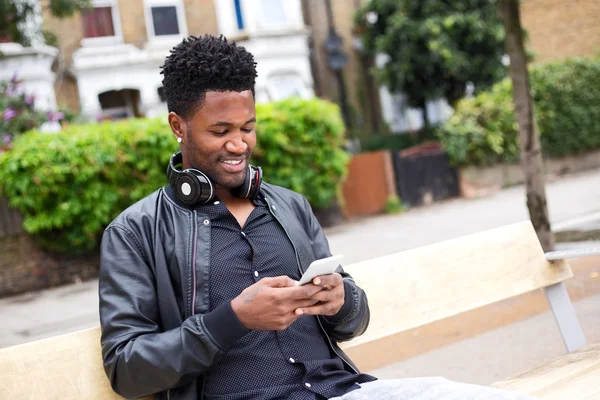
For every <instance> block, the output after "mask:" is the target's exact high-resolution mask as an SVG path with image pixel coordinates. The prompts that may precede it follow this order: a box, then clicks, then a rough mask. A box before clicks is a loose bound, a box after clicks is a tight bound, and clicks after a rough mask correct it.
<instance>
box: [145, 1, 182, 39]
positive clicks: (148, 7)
mask: <svg viewBox="0 0 600 400" xmlns="http://www.w3.org/2000/svg"><path fill="white" fill-rule="evenodd" d="M152 7H175V10H176V11H177V25H178V26H179V34H177V35H160V36H157V35H156V34H155V33H154V20H153V19H152ZM144 14H145V16H146V31H147V32H148V42H153V43H160V42H164V43H172V42H175V41H180V40H181V39H183V38H184V37H186V36H188V29H187V22H186V19H185V8H184V6H183V0H144Z"/></svg>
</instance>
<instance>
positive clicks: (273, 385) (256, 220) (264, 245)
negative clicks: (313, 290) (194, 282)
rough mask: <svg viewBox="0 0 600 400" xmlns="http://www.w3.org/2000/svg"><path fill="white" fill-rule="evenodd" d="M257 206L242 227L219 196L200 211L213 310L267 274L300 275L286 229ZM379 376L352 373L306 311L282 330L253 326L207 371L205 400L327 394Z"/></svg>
mask: <svg viewBox="0 0 600 400" xmlns="http://www.w3.org/2000/svg"><path fill="white" fill-rule="evenodd" d="M255 204H256V205H257V207H256V208H255V209H254V210H253V211H252V213H251V214H250V216H249V217H248V220H247V221H246V223H245V226H244V227H243V229H242V228H241V227H240V225H239V223H238V222H237V220H236V219H235V217H234V216H233V215H232V214H231V213H230V212H229V210H228V209H227V207H226V206H225V205H224V204H223V203H220V202H219V201H215V202H214V203H212V204H208V205H205V206H203V207H202V209H201V210H200V211H201V212H203V213H206V214H207V215H208V216H209V218H210V220H211V222H210V223H211V226H212V228H211V255H210V299H209V300H210V310H211V311H212V310H214V309H215V308H217V307H219V306H220V305H223V304H225V303H226V302H229V301H231V300H232V299H233V298H235V297H237V296H238V295H239V294H240V293H241V292H242V291H243V290H244V289H245V288H247V287H248V286H250V285H252V284H254V283H255V282H258V281H259V280H260V279H262V278H265V277H275V276H281V275H287V276H289V277H291V278H292V279H295V280H298V279H300V272H299V271H298V265H297V261H296V255H295V252H294V248H293V246H292V244H291V242H290V240H289V239H288V237H287V235H286V233H285V231H284V230H283V228H282V227H281V225H280V224H279V223H278V222H277V220H276V219H275V218H274V217H273V215H272V214H271V213H270V212H269V210H268V208H267V205H266V203H265V202H264V201H263V200H261V199H258V200H256V201H255ZM238 323H239V322H238ZM372 380H375V378H373V377H371V376H368V375H364V374H359V375H356V374H353V373H351V372H348V371H346V370H345V369H344V365H343V362H342V360H341V359H340V358H339V357H338V356H336V355H335V354H333V353H332V351H331V350H330V347H329V345H328V343H327V338H326V337H325V334H324V333H323V331H322V330H321V327H320V326H319V322H318V319H317V317H315V316H304V317H300V318H299V319H297V320H296V321H295V322H294V323H293V324H292V325H290V326H289V327H288V328H287V329H285V330H283V331H279V332H275V331H248V333H246V334H245V335H244V336H242V338H241V339H239V340H238V341H237V342H236V344H235V345H234V346H233V348H231V349H230V350H229V351H228V352H227V353H225V354H224V356H223V357H222V358H220V359H219V360H218V361H217V362H215V363H214V364H213V365H212V366H211V368H210V370H209V371H208V373H207V374H206V375H205V376H204V399H211V400H212V399H222V400H225V399H226V400H237V399H323V398H331V397H336V396H341V395H343V394H345V393H348V392H350V391H352V390H354V389H358V388H359V387H360V386H359V385H358V383H363V382H369V381H372Z"/></svg>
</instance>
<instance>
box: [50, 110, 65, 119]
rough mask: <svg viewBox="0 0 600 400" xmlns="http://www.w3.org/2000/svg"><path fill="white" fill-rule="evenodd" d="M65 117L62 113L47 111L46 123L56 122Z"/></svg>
mask: <svg viewBox="0 0 600 400" xmlns="http://www.w3.org/2000/svg"><path fill="white" fill-rule="evenodd" d="M64 117H65V114H64V113H61V112H52V111H48V121H50V122H56V121H59V120H61V119H63V118H64Z"/></svg>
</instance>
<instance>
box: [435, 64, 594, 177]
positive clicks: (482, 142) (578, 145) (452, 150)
mask: <svg viewBox="0 0 600 400" xmlns="http://www.w3.org/2000/svg"><path fill="white" fill-rule="evenodd" d="M529 75H530V81H531V87H532V96H533V101H534V103H535V112H536V120H537V123H538V127H539V131H540V134H541V141H542V151H543V152H544V154H545V155H546V156H550V157H560V156H565V155H569V154H577V153H581V152H584V151H588V150H593V149H597V148H600V124H599V123H598V121H600V58H597V59H583V58H574V59H568V60H565V61H561V62H554V63H549V64H544V65H541V66H536V67H533V68H531V70H530V74H529ZM513 110H514V106H513V100H512V85H511V82H510V80H508V79H505V80H503V81H501V82H499V83H497V84H496V85H494V87H493V88H492V89H491V90H490V91H488V92H484V93H481V94H480V95H478V96H477V97H475V98H469V99H463V100H462V101H460V102H459V104H458V106H457V108H456V111H455V113H454V115H453V116H452V117H451V118H450V119H449V120H448V122H447V123H446V124H445V125H444V127H443V128H442V129H441V130H440V131H439V133H438V134H439V138H440V141H441V142H442V145H443V147H444V149H445V150H446V151H447V152H448V154H449V156H450V158H451V160H452V161H453V162H454V163H456V164H458V165H492V164H495V163H499V162H509V163H510V162H516V161H518V160H519V145H518V125H517V122H516V118H515V116H514V113H513Z"/></svg>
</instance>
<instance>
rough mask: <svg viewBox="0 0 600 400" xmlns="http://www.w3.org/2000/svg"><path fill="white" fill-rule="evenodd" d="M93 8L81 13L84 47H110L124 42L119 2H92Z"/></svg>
mask: <svg viewBox="0 0 600 400" xmlns="http://www.w3.org/2000/svg"><path fill="white" fill-rule="evenodd" d="M91 3H92V7H91V8H89V9H86V10H82V12H81V20H82V21H81V22H82V25H83V39H82V40H81V45H82V46H106V45H108V46H110V45H115V44H119V43H121V42H122V37H121V23H120V17H119V9H118V7H117V0H92V1H91Z"/></svg>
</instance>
